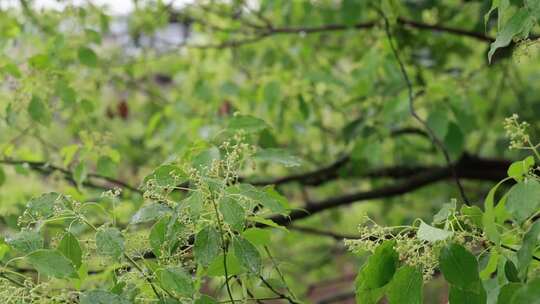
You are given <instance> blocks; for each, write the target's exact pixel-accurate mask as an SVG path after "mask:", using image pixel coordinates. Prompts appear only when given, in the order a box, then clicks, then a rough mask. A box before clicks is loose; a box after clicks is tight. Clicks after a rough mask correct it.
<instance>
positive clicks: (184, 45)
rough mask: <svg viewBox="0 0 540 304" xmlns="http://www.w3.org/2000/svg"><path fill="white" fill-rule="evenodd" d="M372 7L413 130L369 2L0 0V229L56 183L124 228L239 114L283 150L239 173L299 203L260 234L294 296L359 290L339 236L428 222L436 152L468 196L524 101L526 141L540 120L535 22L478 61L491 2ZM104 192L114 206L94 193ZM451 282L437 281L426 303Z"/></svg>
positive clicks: (492, 172)
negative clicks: (147, 181) (157, 172)
mask: <svg viewBox="0 0 540 304" xmlns="http://www.w3.org/2000/svg"><path fill="white" fill-rule="evenodd" d="M377 2H379V1H377ZM507 2H509V3H508V7H509V10H510V11H511V10H513V9H515V10H517V9H519V7H520V6H522V5H523V3H522V1H517V0H516V1H507ZM379 4H380V5H381V7H383V9H384V13H385V15H386V16H387V17H388V19H389V22H390V25H391V27H392V30H391V31H392V39H393V41H394V43H395V44H396V46H397V50H398V52H399V56H400V57H401V60H402V61H403V64H404V68H405V69H406V71H407V73H408V75H409V77H410V85H411V88H412V90H413V95H414V96H413V97H414V108H415V111H416V112H417V114H418V115H419V116H420V117H421V119H422V120H423V121H424V122H425V124H422V123H420V122H419V121H418V120H416V119H415V118H414V117H413V116H412V115H411V112H410V110H411V109H410V99H409V95H408V94H409V87H408V84H407V83H406V82H405V81H404V79H403V76H402V73H401V71H400V65H399V62H398V61H396V58H395V56H394V55H393V53H392V49H391V46H390V44H389V42H388V37H387V33H386V32H385V27H384V22H383V19H382V18H381V16H380V14H379V13H378V12H377V10H375V9H374V8H373V2H371V1H367V0H366V1H361V0H311V1H309V0H253V1H249V0H245V1H242V0H230V1H211V0H208V1H202V0H201V1H151V0H138V1H137V0H134V1H128V0H115V1H106V0H103V1H92V0H87V1H83V0H81V1H54V0H46V1H45V0H43V1H37V0H36V1H29V0H20V1H14V0H10V1H8V0H0V49H1V52H0V77H1V79H2V82H1V83H0V115H1V121H0V153H1V154H2V157H1V158H0V214H1V218H0V231H2V234H3V235H9V234H10V233H13V232H14V231H15V230H16V225H17V218H18V216H19V215H20V214H21V212H22V211H23V210H24V206H25V204H26V202H27V201H28V199H29V198H30V197H32V196H35V195H37V194H40V193H43V192H50V191H57V192H62V193H66V194H69V195H72V196H73V197H74V198H76V199H78V200H81V201H84V200H96V201H98V202H100V203H102V204H104V206H107V207H108V208H113V210H114V213H115V214H117V216H118V220H119V221H124V222H128V221H129V218H130V216H131V215H132V214H133V213H134V211H136V210H137V208H138V207H139V206H141V204H143V202H144V199H143V197H142V196H141V195H140V193H138V192H137V191H136V188H137V187H138V186H140V185H141V183H142V181H143V178H144V177H145V176H146V175H147V174H149V173H150V172H151V171H152V170H153V169H154V168H155V167H156V166H158V165H160V164H162V163H165V162H167V161H170V160H172V159H174V158H175V157H177V156H178V155H181V154H182V153H183V152H184V151H186V150H187V149H190V147H192V146H193V144H194V143H195V144H197V143H199V142H202V141H209V140H212V139H214V138H216V137H219V136H220V133H221V132H222V130H223V128H224V126H226V125H227V122H228V121H229V120H230V118H232V117H233V116H234V115H235V114H238V113H240V114H243V115H252V116H254V117H258V118H260V119H262V120H264V121H265V122H266V123H267V124H268V125H269V126H270V128H269V129H265V130H263V131H262V132H260V133H259V134H258V135H257V137H256V138H253V141H254V142H256V143H257V144H258V145H260V146H261V147H263V148H277V149H280V150H279V151H283V153H286V155H287V157H286V158H285V159H286V160H287V161H285V162H284V165H283V164H282V165H280V164H278V165H276V164H265V163H262V164H258V165H257V166H256V167H255V168H252V167H248V168H246V169H245V170H244V171H243V172H242V175H241V176H242V178H243V179H245V180H246V181H249V182H253V183H254V184H257V185H267V184H275V185H276V189H278V191H279V192H281V193H282V194H283V195H285V196H286V197H287V198H288V199H289V201H290V203H291V205H292V207H294V208H296V209H295V211H293V212H292V213H291V216H290V217H289V218H283V217H276V218H275V220H276V221H277V222H279V223H281V224H284V225H287V227H288V230H289V232H284V231H282V230H280V229H274V230H272V243H273V244H274V246H273V247H272V250H273V251H274V255H275V259H276V261H278V263H279V264H280V265H281V268H282V270H283V272H284V274H285V276H286V278H287V280H288V282H289V283H290V287H291V289H292V290H293V291H294V292H295V293H296V294H297V295H299V297H300V298H302V299H305V300H306V301H307V302H309V303H321V304H322V303H355V301H354V292H353V291H354V279H355V276H356V274H357V272H358V267H359V265H360V264H361V262H362V261H364V259H365V256H362V255H360V256H358V255H354V254H352V253H350V252H348V250H347V248H345V246H344V244H343V239H346V238H357V237H358V229H357V227H358V225H359V224H360V223H362V222H363V220H364V217H365V216H366V215H368V216H369V217H370V218H372V219H373V220H374V221H376V222H377V223H380V224H381V225H391V226H394V225H396V226H397V225H404V224H407V225H409V224H411V223H412V222H413V221H414V219H416V218H421V219H423V220H425V221H426V222H430V221H431V218H432V216H433V214H435V213H436V212H437V211H438V210H439V209H440V208H441V206H442V205H443V204H444V203H448V202H450V201H451V200H452V199H454V198H455V199H457V200H458V201H463V198H464V197H463V194H462V193H461V191H460V189H459V187H458V186H457V185H456V176H454V174H453V172H452V171H453V170H452V168H451V166H449V165H448V162H447V159H445V157H444V153H443V150H445V152H447V154H448V156H449V158H450V161H451V162H453V163H455V168H454V169H455V170H454V171H455V173H456V175H457V178H458V179H459V181H460V183H461V185H462V190H463V192H464V194H465V195H466V197H467V199H468V200H469V201H470V202H471V203H472V204H477V205H479V204H481V203H482V201H483V198H484V196H485V195H486V193H487V191H489V189H490V188H491V187H492V186H493V185H494V184H495V183H496V182H497V181H499V180H500V179H502V178H504V177H506V169H507V167H508V165H509V164H510V163H511V161H513V160H518V159H521V158H522V157H523V156H524V155H525V154H523V153H521V152H519V151H515V150H511V149H508V139H507V138H505V131H504V129H503V121H504V119H505V118H506V117H508V116H510V115H512V114H514V113H517V114H518V115H519V117H520V119H522V120H524V121H527V122H528V123H529V124H530V127H529V131H530V132H531V134H532V135H533V136H534V135H535V134H537V132H538V121H537V119H536V118H537V117H538V115H540V100H539V99H538V96H540V94H539V93H540V92H539V91H540V85H539V84H540V81H539V80H540V72H539V71H540V69H539V68H540V62H539V61H538V43H537V42H536V40H534V39H535V36H534V33H535V32H536V33H537V32H539V31H538V26H537V25H534V27H532V29H531V32H532V33H533V34H531V36H530V37H531V39H529V40H524V41H520V42H511V43H509V45H507V46H505V47H502V48H499V49H497V51H496V52H495V53H494V55H493V57H492V60H491V63H489V62H488V58H487V53H488V50H489V48H490V44H491V43H492V42H493V41H494V40H495V36H496V33H497V30H498V27H499V26H500V24H498V23H499V22H500V18H502V20H506V19H508V18H509V16H502V17H500V16H499V15H498V14H499V13H498V12H497V11H492V13H489V12H490V8H492V3H491V1H489V0H449V1H444V2H442V1H431V0H414V1H413V0H406V1H391V0H384V1H382V2H381V3H378V4H377V5H379ZM505 18H506V19H505ZM35 97H37V98H38V99H39V100H40V102H34V101H33V100H34V98H35ZM426 125H427V126H429V128H430V129H431V130H432V131H433V132H434V133H435V135H436V136H437V138H438V139H439V141H440V142H441V143H442V145H443V147H444V149H441V146H439V145H437V144H435V143H434V141H433V140H432V138H430V136H429V135H430V134H429V133H428V130H427V129H426ZM81 164H82V165H81ZM293 165H294V166H293ZM77 184H84V187H82V188H81V187H77ZM115 187H118V188H121V189H123V192H122V195H121V196H120V197H119V198H118V201H115V202H114V203H113V202H111V199H110V198H108V197H103V196H101V192H102V191H103V190H107V189H111V188H115ZM207 288H208V290H209V292H210V293H212V292H214V293H215V292H216V291H215V289H216V287H215V286H214V285H212V284H210V283H209V284H208V286H207ZM446 294H447V287H446V286H445V283H444V281H443V280H440V279H437V278H436V279H435V280H433V281H432V282H430V283H428V284H427V287H426V288H425V303H446V301H447V299H446Z"/></svg>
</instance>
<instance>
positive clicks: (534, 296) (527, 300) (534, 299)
mask: <svg viewBox="0 0 540 304" xmlns="http://www.w3.org/2000/svg"><path fill="white" fill-rule="evenodd" d="M511 304H540V278H535V279H533V280H531V281H530V282H528V283H527V284H526V285H524V286H522V287H520V288H519V289H518V290H516V291H515V293H514V296H513V297H512V302H511Z"/></svg>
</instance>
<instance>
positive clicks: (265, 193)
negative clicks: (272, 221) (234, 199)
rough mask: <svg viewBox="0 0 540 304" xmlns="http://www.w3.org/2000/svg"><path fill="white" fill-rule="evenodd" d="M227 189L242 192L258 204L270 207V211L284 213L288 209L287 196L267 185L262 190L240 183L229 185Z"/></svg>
mask: <svg viewBox="0 0 540 304" xmlns="http://www.w3.org/2000/svg"><path fill="white" fill-rule="evenodd" d="M227 191H229V192H232V193H240V194H241V195H243V196H245V197H247V198H249V199H252V200H253V201H255V202H256V203H258V204H261V205H263V206H264V207H266V208H268V209H270V211H272V212H275V213H279V214H284V213H286V212H287V209H288V207H289V206H288V202H287V199H286V198H285V197H283V196H282V195H281V194H279V193H278V192H277V191H275V190H274V189H273V188H272V187H265V188H264V189H263V190H262V191H261V190H260V189H257V188H255V187H253V186H252V185H249V184H240V185H238V186H233V187H229V188H228V189H227Z"/></svg>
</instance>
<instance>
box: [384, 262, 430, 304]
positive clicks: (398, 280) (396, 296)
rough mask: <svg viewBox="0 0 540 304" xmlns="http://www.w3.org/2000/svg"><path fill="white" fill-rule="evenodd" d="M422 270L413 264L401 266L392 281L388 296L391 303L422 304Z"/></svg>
mask: <svg viewBox="0 0 540 304" xmlns="http://www.w3.org/2000/svg"><path fill="white" fill-rule="evenodd" d="M423 283H424V281H423V278H422V272H421V271H420V270H418V269H417V268H414V267H412V266H403V267H401V268H399V269H398V270H397V271H396V273H395V274H394V277H393V278H392V281H391V282H390V285H389V288H388V292H387V297H388V302H389V303H390V304H394V303H395V304H422V303H423V302H422V285H423Z"/></svg>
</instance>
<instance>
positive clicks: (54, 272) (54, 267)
mask: <svg viewBox="0 0 540 304" xmlns="http://www.w3.org/2000/svg"><path fill="white" fill-rule="evenodd" d="M27 258H28V261H29V262H30V264H32V266H34V268H36V270H37V271H38V272H39V273H40V274H42V275H46V276H50V277H55V278H59V279H62V278H76V277H77V272H76V270H75V268H74V267H73V264H72V263H71V261H70V260H68V259H67V258H66V257H65V256H64V255H62V254H61V253H60V252H59V251H58V250H49V249H39V250H36V251H34V252H32V253H31V254H29V255H28V256H27Z"/></svg>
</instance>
